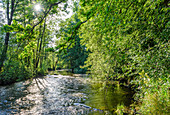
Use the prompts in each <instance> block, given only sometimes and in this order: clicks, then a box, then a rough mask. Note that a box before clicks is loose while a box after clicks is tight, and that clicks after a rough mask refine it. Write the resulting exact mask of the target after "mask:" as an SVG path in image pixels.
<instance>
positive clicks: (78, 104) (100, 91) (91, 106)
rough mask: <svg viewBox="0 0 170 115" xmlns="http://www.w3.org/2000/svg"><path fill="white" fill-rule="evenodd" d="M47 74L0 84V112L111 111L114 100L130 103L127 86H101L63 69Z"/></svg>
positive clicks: (67, 114) (78, 114) (77, 114)
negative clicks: (4, 84) (13, 82)
mask: <svg viewBox="0 0 170 115" xmlns="http://www.w3.org/2000/svg"><path fill="white" fill-rule="evenodd" d="M50 74H51V75H50ZM50 74H49V75H47V76H45V77H42V78H35V79H33V80H28V81H24V82H18V83H15V84H12V85H9V86H0V97H1V98H0V114H1V115H6V114H21V115H25V114H34V115H39V114H42V115H47V114H51V115H52V114H55V115H56V114H57V115H87V114H94V115H98V114H101V115H102V114H105V112H108V113H110V114H112V112H113V111H114V110H115V109H116V107H117V105H118V104H124V105H125V106H127V107H129V105H130V104H131V103H132V100H133V99H132V96H133V92H132V91H130V90H129V89H127V88H123V87H117V86H116V85H115V84H112V83H109V84H107V85H105V86H103V85H104V83H101V82H94V83H92V82H89V79H88V78H83V77H74V75H73V74H71V73H68V72H64V71H62V72H61V71H60V72H54V73H50ZM54 74H55V75H54ZM61 74H62V75H61ZM68 75H69V76H68Z"/></svg>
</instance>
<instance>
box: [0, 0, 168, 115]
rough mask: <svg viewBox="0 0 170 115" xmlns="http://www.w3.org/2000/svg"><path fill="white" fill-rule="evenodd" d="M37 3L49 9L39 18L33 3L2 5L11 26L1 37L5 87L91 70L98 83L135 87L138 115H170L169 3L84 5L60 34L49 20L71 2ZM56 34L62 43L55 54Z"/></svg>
mask: <svg viewBox="0 0 170 115" xmlns="http://www.w3.org/2000/svg"><path fill="white" fill-rule="evenodd" d="M38 1H39V2H40V3H41V4H43V6H44V8H43V9H42V10H43V12H41V11H39V13H38V14H36V12H35V11H34V10H32V9H33V5H32V4H33V3H32V2H31V1H29V0H18V2H19V3H18V2H16V1H15V0H11V1H10V2H9V0H3V2H4V8H5V9H6V15H7V24H5V25H3V26H2V27H1V33H0V34H1V36H0V37H1V38H0V40H1V42H0V44H3V45H1V46H0V84H8V83H11V82H15V81H20V80H24V79H28V78H31V77H33V76H37V75H40V74H45V73H46V72H47V69H48V68H52V69H55V68H58V69H59V68H67V69H72V72H75V73H84V72H85V71H86V70H88V71H87V73H89V74H90V75H91V76H92V77H93V78H97V79H102V80H116V81H119V82H120V83H123V84H126V85H129V86H131V87H133V88H134V89H135V90H136V91H137V93H136V95H135V99H136V101H137V102H138V104H137V105H134V106H135V108H136V111H137V113H142V114H168V108H169V105H170V103H169V88H170V84H169V82H170V78H169V72H170V69H169V68H170V66H169V65H170V63H169V62H170V61H169V53H170V50H169V42H170V39H169V38H170V36H169V33H170V32H169V27H170V22H169V17H170V14H169V10H170V9H169V6H170V3H169V0H80V1H79V2H78V3H77V2H74V8H73V10H74V11H75V14H74V15H72V17H71V18H70V19H67V20H65V21H61V23H60V24H59V27H60V29H59V30H56V29H50V28H52V27H53V23H49V22H50V21H49V19H48V16H49V17H50V16H52V15H55V16H58V15H59V10H62V11H65V12H67V10H66V9H67V7H68V6H69V4H68V2H67V0H61V1H59V0H58V2H56V0H46V1H43V0H38ZM27 4H29V5H27ZM58 4H63V7H62V8H59V7H58ZM21 11H22V12H21ZM56 21H58V20H57V19H56ZM53 22H54V20H53ZM54 33H55V34H56V38H58V39H57V40H56V47H55V48H52V47H49V45H48V44H49V43H50V42H49V41H51V40H52V37H53V36H52V34H54ZM2 35H4V37H3V36H2ZM2 41H3V42H2ZM84 62H85V63H84ZM122 108H123V106H122V105H119V106H118V109H117V112H118V113H120V114H121V113H122Z"/></svg>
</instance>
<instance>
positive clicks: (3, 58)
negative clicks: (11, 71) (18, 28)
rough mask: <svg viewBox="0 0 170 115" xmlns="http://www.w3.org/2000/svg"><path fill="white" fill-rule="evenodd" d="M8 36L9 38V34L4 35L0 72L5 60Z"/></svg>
mask: <svg viewBox="0 0 170 115" xmlns="http://www.w3.org/2000/svg"><path fill="white" fill-rule="evenodd" d="M9 36H10V33H9V32H8V33H6V35H5V43H4V48H3V50H2V54H1V57H0V72H1V70H2V67H3V65H4V61H5V59H6V53H7V49H8V41H9Z"/></svg>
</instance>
